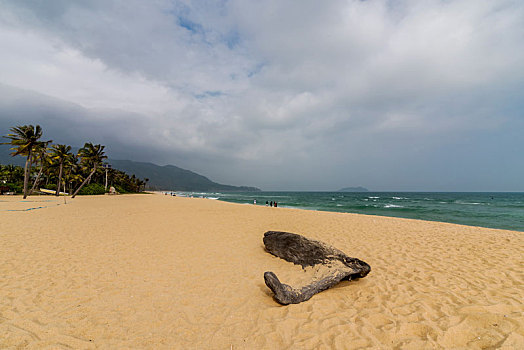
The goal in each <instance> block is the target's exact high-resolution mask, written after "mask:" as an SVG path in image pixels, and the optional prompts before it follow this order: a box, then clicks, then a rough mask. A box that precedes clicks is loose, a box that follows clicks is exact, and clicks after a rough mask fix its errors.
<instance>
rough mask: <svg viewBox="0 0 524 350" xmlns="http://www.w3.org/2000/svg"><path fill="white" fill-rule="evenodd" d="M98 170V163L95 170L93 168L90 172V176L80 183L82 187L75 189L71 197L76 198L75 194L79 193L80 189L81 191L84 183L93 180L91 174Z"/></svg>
mask: <svg viewBox="0 0 524 350" xmlns="http://www.w3.org/2000/svg"><path fill="white" fill-rule="evenodd" d="M95 171H96V165H95V167H94V168H93V170H91V173H90V174H89V176H88V177H87V178H86V179H85V180H84V182H82V184H81V185H80V187H78V188H77V189H76V191H75V193H73V195H72V196H71V199H73V198H75V196H76V195H77V193H78V191H80V190H81V189H82V187H84V185H85V184H86V183H87V181H89V180H91V176H93V174H94V173H95Z"/></svg>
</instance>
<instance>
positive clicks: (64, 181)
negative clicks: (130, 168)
mask: <svg viewBox="0 0 524 350" xmlns="http://www.w3.org/2000/svg"><path fill="white" fill-rule="evenodd" d="M10 131H11V133H9V134H7V135H6V136H4V138H7V139H9V140H10V141H9V142H5V143H2V144H7V145H10V146H11V150H12V151H13V152H12V153H11V155H12V156H13V157H14V156H17V155H21V156H24V157H26V161H25V166H24V167H21V166H15V165H2V164H0V194H2V193H4V192H15V193H23V195H24V198H26V197H27V196H28V195H30V194H31V193H32V192H34V191H35V190H36V189H38V188H40V187H44V188H46V189H50V190H55V195H57V196H58V194H59V193H60V192H61V191H64V192H68V193H73V198H74V197H75V196H76V195H94V194H104V193H106V192H107V191H108V189H109V187H110V186H113V187H115V188H116V190H117V191H118V192H119V193H137V192H142V191H143V190H144V188H145V185H146V182H147V179H146V180H145V181H142V180H140V179H139V178H137V177H135V175H131V176H129V175H128V174H126V173H125V172H123V171H120V170H117V169H111V168H104V164H103V161H104V160H105V159H107V156H106V155H105V152H104V148H105V146H102V145H93V144H92V143H90V142H86V143H85V144H84V147H82V148H81V149H80V150H79V152H78V154H76V155H75V154H73V153H72V152H71V146H68V145H63V144H55V145H50V143H51V142H52V141H40V138H41V137H42V128H41V127H40V126H39V125H37V126H33V125H23V126H16V127H13V128H11V129H10ZM30 182H32V186H31V189H29V184H30Z"/></svg>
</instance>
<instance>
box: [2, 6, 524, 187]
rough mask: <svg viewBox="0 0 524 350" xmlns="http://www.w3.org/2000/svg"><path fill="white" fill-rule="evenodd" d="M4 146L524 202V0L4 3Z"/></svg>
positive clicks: (211, 172)
mask: <svg viewBox="0 0 524 350" xmlns="http://www.w3.org/2000/svg"><path fill="white" fill-rule="evenodd" d="M0 48H1V49H0V134H1V135H5V134H7V133H8V132H9V128H11V127H13V126H15V125H24V124H32V125H36V124H39V125H41V126H42V128H43V129H44V137H43V138H44V139H52V140H53V141H54V142H55V143H62V144H69V145H72V146H75V147H80V146H82V145H83V144H84V143H85V142H93V143H100V144H103V145H105V146H106V150H107V154H108V155H109V157H110V158H113V159H130V160H135V161H144V162H152V163H155V164H159V165H165V164H173V165H176V166H179V167H182V168H185V169H189V170H192V171H195V172H197V173H200V174H202V175H205V176H207V177H209V178H210V179H212V180H213V181H216V182H220V183H224V184H232V185H247V186H256V187H259V188H261V189H263V190H292V191H308V190H309V191H332V190H337V189H339V188H342V187H348V186H364V187H366V188H368V189H370V190H375V191H524V136H523V135H524V1H522V0H500V1H492V0H489V1H486V0H456V1H451V0H446V1H439V0H398V1H393V0H390V1H386V0H377V1H373V0H368V1H356V0H344V1H342V0H332V1H317V0H315V1H313V0H301V1H291V0H216V1H207V0H200V1H189V0H185V1H175V0H149V1H145V0H91V1H85V0H48V1H38V0H32V1H30V0H0Z"/></svg>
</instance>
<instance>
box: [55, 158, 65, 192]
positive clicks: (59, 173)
mask: <svg viewBox="0 0 524 350" xmlns="http://www.w3.org/2000/svg"><path fill="white" fill-rule="evenodd" d="M62 168H63V166H62V162H61V161H60V171H59V172H58V183H57V184H56V193H55V196H58V195H59V194H60V184H61V183H62V181H61V180H62Z"/></svg>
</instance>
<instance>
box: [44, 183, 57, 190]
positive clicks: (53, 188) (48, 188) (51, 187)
mask: <svg viewBox="0 0 524 350" xmlns="http://www.w3.org/2000/svg"><path fill="white" fill-rule="evenodd" d="M40 187H41V188H45V189H46V190H55V191H56V184H47V185H43V186H40Z"/></svg>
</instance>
